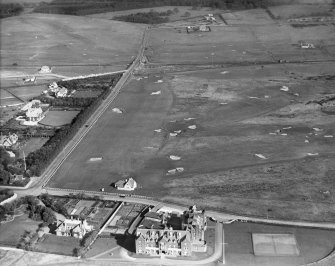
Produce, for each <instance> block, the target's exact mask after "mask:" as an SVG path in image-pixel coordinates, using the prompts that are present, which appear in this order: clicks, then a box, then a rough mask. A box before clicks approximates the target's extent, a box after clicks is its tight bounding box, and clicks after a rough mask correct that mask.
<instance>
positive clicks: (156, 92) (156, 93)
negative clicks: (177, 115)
mask: <svg viewBox="0 0 335 266" xmlns="http://www.w3.org/2000/svg"><path fill="white" fill-rule="evenodd" d="M159 94H161V91H154V92H152V93H151V94H150V95H159Z"/></svg>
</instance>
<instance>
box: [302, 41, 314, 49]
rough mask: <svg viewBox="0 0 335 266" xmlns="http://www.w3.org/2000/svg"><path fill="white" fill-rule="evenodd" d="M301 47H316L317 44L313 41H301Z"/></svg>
mask: <svg viewBox="0 0 335 266" xmlns="http://www.w3.org/2000/svg"><path fill="white" fill-rule="evenodd" d="M300 47H301V48H303V49H314V48H315V46H314V44H312V43H308V42H303V41H302V42H300Z"/></svg>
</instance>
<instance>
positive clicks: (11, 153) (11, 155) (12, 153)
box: [7, 151, 15, 158]
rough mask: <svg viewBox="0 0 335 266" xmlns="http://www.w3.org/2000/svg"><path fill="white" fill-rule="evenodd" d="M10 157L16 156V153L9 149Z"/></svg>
mask: <svg viewBox="0 0 335 266" xmlns="http://www.w3.org/2000/svg"><path fill="white" fill-rule="evenodd" d="M7 153H8V155H9V157H10V158H15V153H14V152H12V151H7Z"/></svg>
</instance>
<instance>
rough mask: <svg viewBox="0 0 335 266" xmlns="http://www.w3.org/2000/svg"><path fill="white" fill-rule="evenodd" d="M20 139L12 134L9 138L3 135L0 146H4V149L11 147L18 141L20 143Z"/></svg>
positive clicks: (0, 138) (0, 137)
mask: <svg viewBox="0 0 335 266" xmlns="http://www.w3.org/2000/svg"><path fill="white" fill-rule="evenodd" d="M18 139H19V137H18V136H17V135H16V134H15V133H13V134H10V133H9V135H8V136H3V135H1V136H0V146H3V147H6V148H8V147H11V146H12V145H14V144H15V143H16V142H17V141H18Z"/></svg>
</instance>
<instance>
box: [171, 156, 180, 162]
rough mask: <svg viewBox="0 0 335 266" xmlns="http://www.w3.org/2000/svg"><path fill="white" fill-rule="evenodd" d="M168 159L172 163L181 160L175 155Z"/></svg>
mask: <svg viewBox="0 0 335 266" xmlns="http://www.w3.org/2000/svg"><path fill="white" fill-rule="evenodd" d="M169 158H170V159H171V160H173V161H179V160H180V159H181V157H179V156H176V155H170V156H169Z"/></svg>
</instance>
